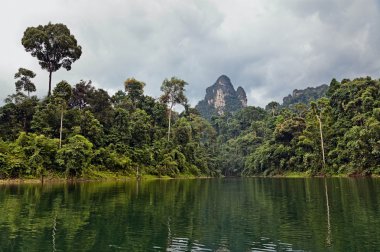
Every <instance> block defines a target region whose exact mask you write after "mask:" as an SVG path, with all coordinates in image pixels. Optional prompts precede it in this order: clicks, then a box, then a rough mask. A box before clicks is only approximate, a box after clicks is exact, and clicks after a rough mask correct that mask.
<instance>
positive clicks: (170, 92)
mask: <svg viewBox="0 0 380 252" xmlns="http://www.w3.org/2000/svg"><path fill="white" fill-rule="evenodd" d="M185 85H187V83H186V82H185V81H184V80H181V79H178V78H176V77H172V78H171V79H170V80H168V79H165V80H164V82H163V83H162V85H161V91H162V92H163V94H162V95H161V97H160V100H161V101H162V102H163V103H165V104H167V105H168V106H169V128H168V141H169V139H170V126H171V125H170V124H171V117H172V110H173V107H174V106H175V105H176V104H182V105H185V104H186V103H187V98H186V96H185V94H184V92H185Z"/></svg>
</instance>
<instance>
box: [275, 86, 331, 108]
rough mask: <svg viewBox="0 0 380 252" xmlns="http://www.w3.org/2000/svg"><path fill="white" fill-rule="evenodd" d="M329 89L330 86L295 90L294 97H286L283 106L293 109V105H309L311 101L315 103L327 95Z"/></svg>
mask: <svg viewBox="0 0 380 252" xmlns="http://www.w3.org/2000/svg"><path fill="white" fill-rule="evenodd" d="M328 88H329V86H328V85H326V84H323V85H321V86H318V87H308V88H306V89H301V90H298V89H294V90H293V94H292V95H288V96H287V97H284V99H283V106H284V107H291V106H292V105H293V104H296V103H304V104H308V103H310V102H311V101H315V100H318V99H319V98H321V97H324V96H325V95H326V92H327V90H328Z"/></svg>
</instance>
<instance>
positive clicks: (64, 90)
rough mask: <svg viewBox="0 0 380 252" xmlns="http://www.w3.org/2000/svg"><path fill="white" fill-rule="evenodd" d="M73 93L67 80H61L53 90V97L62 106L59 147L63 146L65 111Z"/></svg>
mask: <svg viewBox="0 0 380 252" xmlns="http://www.w3.org/2000/svg"><path fill="white" fill-rule="evenodd" d="M71 95H72V89H71V86H70V84H69V83H67V81H61V82H60V83H58V84H57V86H56V87H55V88H54V90H53V97H54V98H55V99H56V101H57V102H58V104H60V106H61V123H60V128H59V148H61V147H62V129H63V111H64V109H65V108H66V107H67V103H68V101H69V100H70V98H71Z"/></svg>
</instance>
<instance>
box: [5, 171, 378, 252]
mask: <svg viewBox="0 0 380 252" xmlns="http://www.w3.org/2000/svg"><path fill="white" fill-rule="evenodd" d="M375 250H380V179H370V178H328V179H324V178H306V179H301V178H243V179H240V178H236V179H189V180H185V179H180V180H152V181H140V182H136V181H127V182H97V183H95V182H87V183H72V184H44V185H43V186H42V185H33V184H29V185H28V184H23V185H2V186H0V251H375Z"/></svg>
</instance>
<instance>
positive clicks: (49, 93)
mask: <svg viewBox="0 0 380 252" xmlns="http://www.w3.org/2000/svg"><path fill="white" fill-rule="evenodd" d="M51 73H52V71H51V70H50V71H49V92H48V97H49V96H50V95H51Z"/></svg>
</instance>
